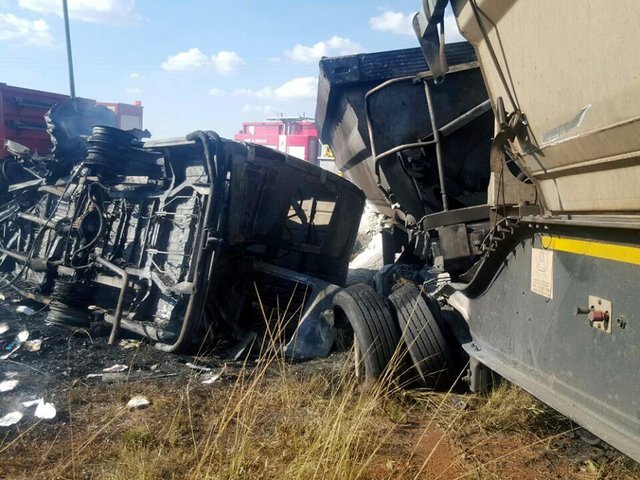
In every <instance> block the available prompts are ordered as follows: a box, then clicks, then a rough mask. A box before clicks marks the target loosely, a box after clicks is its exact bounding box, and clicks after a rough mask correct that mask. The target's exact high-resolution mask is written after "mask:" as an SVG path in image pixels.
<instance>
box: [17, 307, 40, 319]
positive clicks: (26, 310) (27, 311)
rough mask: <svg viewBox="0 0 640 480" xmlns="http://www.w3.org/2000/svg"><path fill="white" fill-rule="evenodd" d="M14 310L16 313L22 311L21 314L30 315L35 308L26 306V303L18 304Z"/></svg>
mask: <svg viewBox="0 0 640 480" xmlns="http://www.w3.org/2000/svg"><path fill="white" fill-rule="evenodd" d="M16 312H18V313H22V314H23V315H26V316H28V317H30V316H31V315H33V314H34V313H36V312H35V310H34V309H33V308H31V307H27V306H26V305H18V306H17V307H16Z"/></svg>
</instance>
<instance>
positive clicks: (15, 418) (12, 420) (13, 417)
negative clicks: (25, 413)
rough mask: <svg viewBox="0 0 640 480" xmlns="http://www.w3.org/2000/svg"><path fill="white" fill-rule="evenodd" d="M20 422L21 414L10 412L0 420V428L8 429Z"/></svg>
mask: <svg viewBox="0 0 640 480" xmlns="http://www.w3.org/2000/svg"><path fill="white" fill-rule="evenodd" d="M20 420H22V412H10V413H7V414H6V415H5V416H4V417H2V418H0V427H10V426H11V425H15V424H16V423H18V422H19V421H20Z"/></svg>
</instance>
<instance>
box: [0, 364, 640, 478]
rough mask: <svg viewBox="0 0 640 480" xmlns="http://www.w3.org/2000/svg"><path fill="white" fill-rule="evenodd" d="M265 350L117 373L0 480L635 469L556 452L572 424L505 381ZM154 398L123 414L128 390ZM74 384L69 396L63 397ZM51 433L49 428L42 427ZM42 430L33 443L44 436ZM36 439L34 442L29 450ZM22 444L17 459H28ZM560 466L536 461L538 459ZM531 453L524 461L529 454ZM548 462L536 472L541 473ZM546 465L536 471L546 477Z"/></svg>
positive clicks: (7, 450)
mask: <svg viewBox="0 0 640 480" xmlns="http://www.w3.org/2000/svg"><path fill="white" fill-rule="evenodd" d="M299 373H300V372H299V371H298V370H297V369H296V368H295V367H292V366H289V365H287V364H285V363H284V362H282V361H281V359H279V358H276V357H271V358H268V357H267V358H263V359H261V360H260V361H259V362H258V363H257V364H256V365H251V366H250V368H249V366H247V368H246V369H241V370H239V372H238V374H237V378H236V379H235V381H232V382H229V381H227V383H226V384H225V383H224V382H222V381H221V383H219V384H214V385H213V386H206V387H205V386H203V385H201V384H200V383H199V381H197V380H196V377H192V378H191V379H189V380H188V381H186V383H185V384H183V385H172V384H171V383H170V382H168V381H167V382H166V383H164V384H157V383H154V384H148V385H147V384H140V383H138V384H135V383H131V384H124V385H117V386H108V387H101V388H99V389H98V390H99V391H95V389H94V390H89V389H86V388H84V387H82V386H81V385H80V386H77V387H76V389H74V391H75V390H78V389H80V391H84V395H85V397H86V398H87V401H86V402H84V403H78V402H77V401H71V402H70V403H69V405H68V408H69V421H68V423H67V424H66V425H64V426H55V425H48V426H46V430H45V431H44V432H43V430H42V429H43V428H45V425H44V424H41V425H39V426H36V427H35V428H33V429H32V430H30V431H28V432H23V433H22V434H21V436H18V437H17V438H14V439H12V440H9V439H7V440H5V443H4V445H3V446H2V447H1V448H0V455H1V456H2V466H1V467H0V469H1V470H0V473H1V474H2V476H3V478H51V479H55V478H60V479H67V478H69V479H86V478H95V479H110V480H125V479H126V480H142V479H157V478H162V479H171V478H175V479H183V478H185V479H245V478H251V479H253V478H256V479H257V478H282V479H309V478H335V479H358V478H372V479H373V478H429V479H437V478H444V479H451V478H469V479H475V478H477V479H481V478H518V476H521V474H522V472H525V471H526V472H527V473H528V474H527V475H524V477H523V478H535V477H531V476H530V474H531V472H540V471H542V472H543V475H542V476H538V477H537V478H549V477H548V476H547V474H549V472H559V473H558V476H557V477H556V478H585V479H586V478H589V479H592V478H593V479H596V478H597V479H600V478H601V479H605V478H611V479H613V478H640V474H639V472H638V470H637V467H635V466H634V465H635V464H633V463H632V462H630V461H627V460H625V459H624V457H620V456H618V457H615V458H613V459H611V458H608V457H607V458H602V459H600V460H593V461H592V462H591V463H590V464H589V463H584V464H583V465H582V471H581V469H580V468H579V467H580V466H578V465H572V464H567V462H566V460H565V461H564V463H562V462H563V461H562V457H561V456H557V454H556V453H555V452H554V451H553V448H554V447H552V446H551V445H552V443H553V441H554V440H557V439H560V438H564V437H563V432H565V431H567V430H573V429H575V426H573V425H571V424H570V423H569V422H568V421H567V420H565V419H564V418H563V417H561V416H559V415H558V414H556V413H555V412H553V411H552V410H550V409H548V408H547V407H546V406H544V405H542V404H540V403H539V402H537V401H536V400H535V399H533V398H532V397H531V396H529V395H528V394H526V393H525V392H523V391H522V390H520V389H517V388H515V387H513V386H509V385H506V384H505V385H503V386H501V387H499V388H498V389H497V390H495V391H494V392H493V393H491V394H488V395H484V396H479V395H454V394H451V393H449V394H437V393H432V392H415V391H414V392H410V391H405V392H402V391H398V390H395V389H394V388H393V387H389V385H387V386H386V387H383V386H382V385H376V386H372V387H370V388H368V389H360V388H358V387H357V385H356V383H355V382H354V381H353V378H352V376H351V372H350V363H349V361H348V360H347V361H346V362H345V364H344V366H343V367H339V366H336V367H335V368H334V369H332V370H325V371H322V372H321V374H318V375H309V374H304V375H300V374H299ZM141 393H142V394H145V395H147V396H148V397H149V398H150V399H151V400H152V402H153V403H152V405H151V406H150V407H149V408H148V409H146V410H140V411H128V410H127V409H126V408H125V404H126V402H127V401H128V399H129V398H130V397H131V396H132V395H134V394H141ZM77 396H78V393H77V392H76V393H72V394H70V400H74V399H75V398H76V397H77ZM43 433H48V435H43ZM43 436H44V437H46V438H45V439H44V440H42V437H43ZM34 442H37V445H38V447H37V448H34ZM26 455H28V458H26V457H25V456H26ZM558 459H560V463H561V464H560V465H550V466H547V467H545V462H555V461H557V460H558ZM527 462H528V463H527ZM545 468H546V470H545ZM545 472H546V474H545Z"/></svg>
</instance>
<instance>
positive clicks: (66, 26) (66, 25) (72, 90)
mask: <svg viewBox="0 0 640 480" xmlns="http://www.w3.org/2000/svg"><path fill="white" fill-rule="evenodd" d="M62 13H63V15H64V33H65V37H66V39H67V63H68V65H69V91H70V92H69V93H70V95H71V98H76V84H75V81H74V80H73V56H72V55H71V32H70V31H69V9H68V8H67V0H62Z"/></svg>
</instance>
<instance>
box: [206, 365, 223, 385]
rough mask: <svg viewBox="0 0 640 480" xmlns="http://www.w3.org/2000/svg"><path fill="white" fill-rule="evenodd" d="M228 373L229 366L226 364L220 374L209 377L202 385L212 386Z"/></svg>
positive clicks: (216, 373)
mask: <svg viewBox="0 0 640 480" xmlns="http://www.w3.org/2000/svg"><path fill="white" fill-rule="evenodd" d="M226 372H227V364H226V363H225V364H224V366H223V367H222V368H221V369H220V371H219V372H215V373H212V374H211V375H209V376H207V378H205V379H204V380H202V383H203V384H204V385H211V384H212V383H214V382H216V381H218V380H220V378H222V375H224V374H225V373H226Z"/></svg>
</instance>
